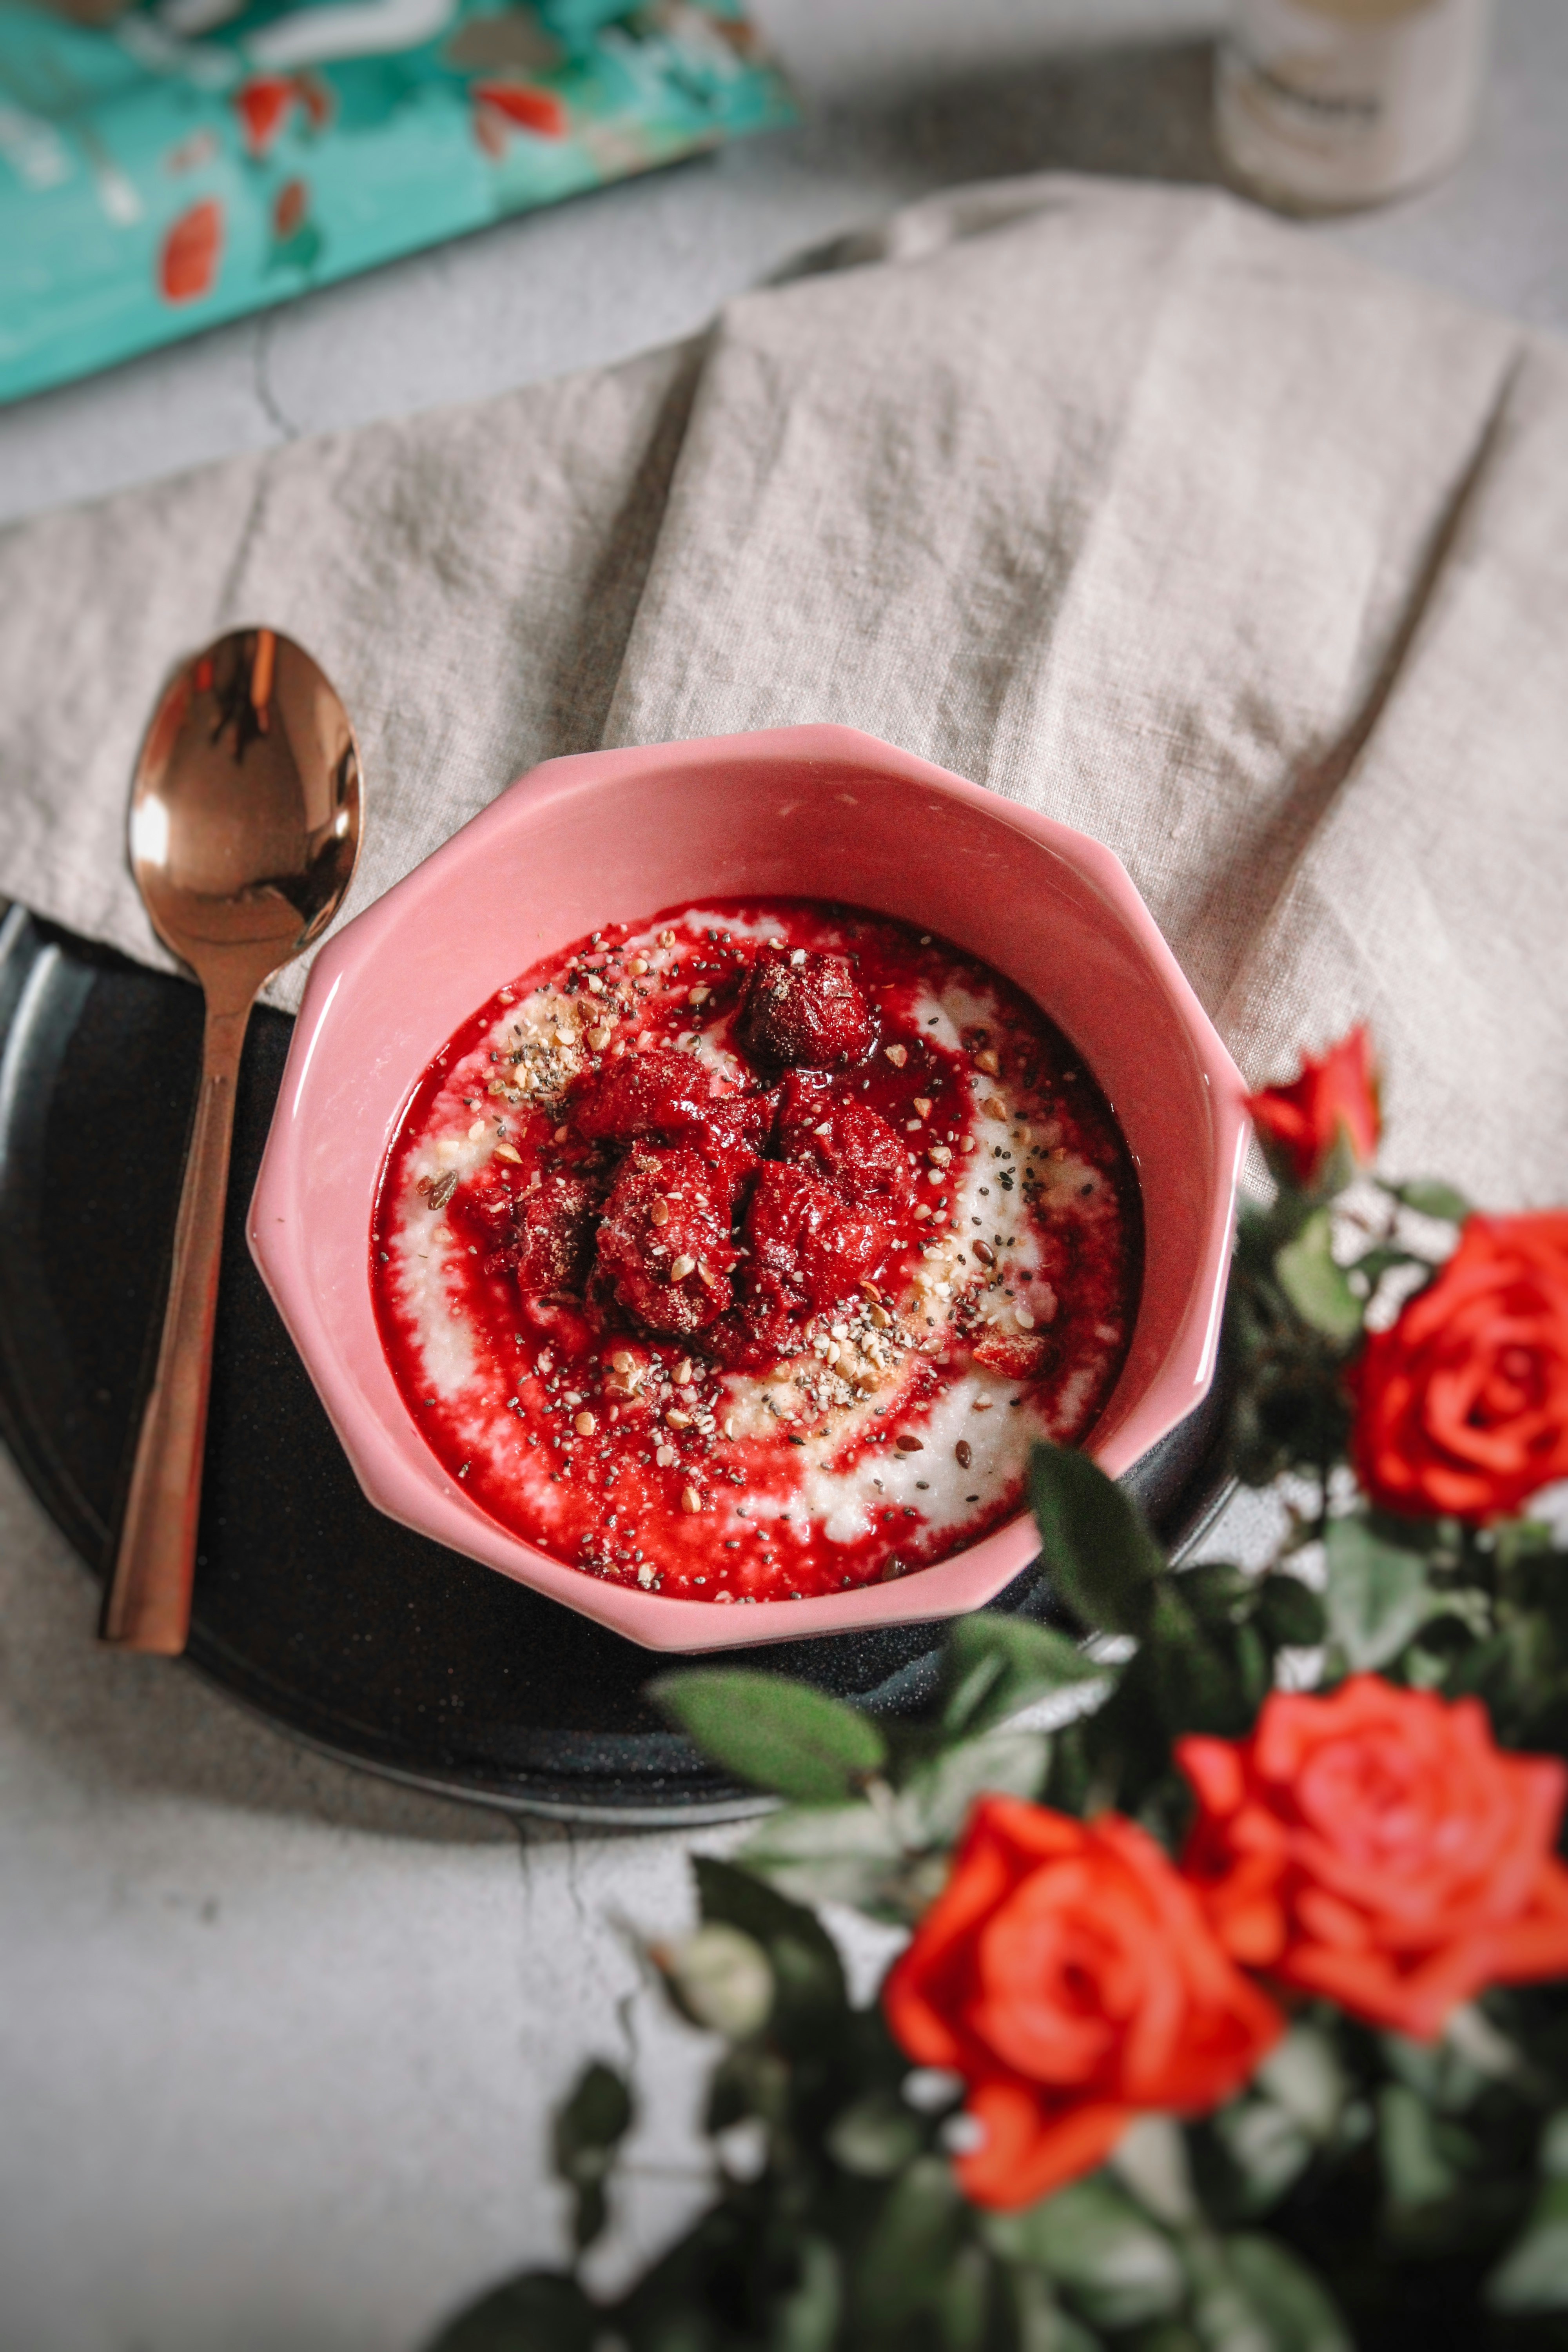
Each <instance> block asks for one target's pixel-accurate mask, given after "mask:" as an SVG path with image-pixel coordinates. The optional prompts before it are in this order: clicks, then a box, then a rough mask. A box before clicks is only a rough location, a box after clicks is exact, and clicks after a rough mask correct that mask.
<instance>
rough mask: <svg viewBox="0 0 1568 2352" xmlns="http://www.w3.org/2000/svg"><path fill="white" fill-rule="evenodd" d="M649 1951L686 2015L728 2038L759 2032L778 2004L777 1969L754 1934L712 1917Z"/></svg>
mask: <svg viewBox="0 0 1568 2352" xmlns="http://www.w3.org/2000/svg"><path fill="white" fill-rule="evenodd" d="M649 1957H650V1958H651V1959H652V1960H653V1961H654V1963H655V1965H656V1966H657V1967H658V1969H659V1970H660V1971H661V1973H662V1975H663V1977H664V1981H665V1985H666V1988H667V1990H668V1993H669V1996H670V1999H671V2000H673V2001H674V2003H675V2005H676V2007H677V2008H678V2009H679V2011H680V2012H681V2015H682V2016H683V2017H686V2018H689V2020H690V2021H691V2023H692V2024H693V2025H699V2026H701V2027H703V2028H704V2029H705V2030H706V2031H707V2032H710V2033H721V2034H723V2036H724V2037H725V2039H726V2040H727V2041H730V2042H743V2041H746V2040H748V2039H749V2038H750V2036H751V2035H752V2034H753V2033H760V2032H761V2031H762V2029H763V2026H764V2025H765V2024H766V2023H767V2021H768V2017H769V2014H770V2012H771V2011H772V2009H773V1970H772V1969H771V1968H770V1967H769V1965H768V1956H767V1954H766V1953H765V1952H764V1951H763V1948H762V1946H761V1945H760V1944H759V1943H758V1942H757V1940H756V1938H755V1937H752V1936H748V1935H745V1934H744V1933H743V1932H742V1929H741V1928H739V1927H728V1926H725V1925H723V1924H722V1923H721V1922H720V1921H718V1920H710V1921H709V1922H708V1923H707V1924H706V1925H705V1926H703V1927H699V1928H698V1930H697V1932H696V1934H695V1935H694V1936H682V1937H679V1939H678V1940H677V1941H676V1942H675V1943H672V1944H656V1945H653V1946H651V1947H650V1948H649Z"/></svg>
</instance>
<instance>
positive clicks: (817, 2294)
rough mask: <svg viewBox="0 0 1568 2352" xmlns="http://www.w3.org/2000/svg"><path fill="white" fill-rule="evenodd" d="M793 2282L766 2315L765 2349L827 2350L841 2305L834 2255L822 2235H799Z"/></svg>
mask: <svg viewBox="0 0 1568 2352" xmlns="http://www.w3.org/2000/svg"><path fill="white" fill-rule="evenodd" d="M795 2262H796V2265H797V2268H796V2272H795V2284H794V2285H793V2286H791V2287H790V2288H789V2289H788V2290H787V2292H786V2293H785V2294H783V2295H781V2296H780V2298H779V2300H778V2301H777V2302H776V2303H775V2304H774V2305H773V2310H772V2312H771V2313H770V2314H769V2318H768V2352H831V2347H833V2345H834V2344H835V2343H836V2342H837V2336H838V2320H839V2315H840V2313H841V2311H842V2309H843V2305H844V2282H843V2277H842V2273H841V2272H840V2270H839V2264H838V2255H837V2252H836V2251H835V2249H834V2248H833V2247H832V2246H831V2245H830V2244H829V2243H828V2242H827V2240H826V2238H818V2237H811V2236H803V2237H801V2238H800V2239H798V2240H797V2242H796V2243H795Z"/></svg>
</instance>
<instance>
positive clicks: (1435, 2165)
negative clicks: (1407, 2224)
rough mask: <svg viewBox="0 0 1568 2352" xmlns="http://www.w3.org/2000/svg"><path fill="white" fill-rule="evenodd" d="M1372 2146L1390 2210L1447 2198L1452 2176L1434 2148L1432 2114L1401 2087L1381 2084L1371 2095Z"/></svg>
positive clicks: (1411, 2092)
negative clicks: (1380, 2165)
mask: <svg viewBox="0 0 1568 2352" xmlns="http://www.w3.org/2000/svg"><path fill="white" fill-rule="evenodd" d="M1377 2142H1378V2153H1379V2156H1380V2157H1381V2158H1382V2162H1383V2179H1384V2187H1385V2188H1386V2189H1387V2190H1388V2201H1389V2203H1390V2205H1392V2206H1393V2207H1394V2209H1395V2210H1398V2211H1412V2210H1415V2209H1416V2208H1417V2207H1419V2206H1422V2205H1436V2204H1440V2203H1441V2202H1442V2200H1443V2199H1444V2198H1445V2197H1447V2195H1448V2194H1449V2192H1450V2190H1451V2189H1453V2187H1454V2185H1455V2176H1454V2171H1453V2168H1452V2166H1451V2165H1449V2164H1448V2163H1447V2161H1446V2159H1445V2158H1444V2157H1443V2155H1442V2153H1441V2151H1440V2150H1439V2148H1438V2147H1437V2143H1436V2131H1435V2128H1434V2118H1433V2116H1432V2111H1431V2109H1430V2108H1429V2107H1428V2106H1427V2105H1426V2101H1425V2100H1424V2099H1421V2098H1419V2097H1418V2096H1417V2095H1416V2094H1415V2092H1414V2091H1412V2090H1410V2089H1409V2088H1408V2087H1407V2086H1406V2085H1405V2084H1404V2083H1385V2084H1384V2086H1383V2088H1382V2090H1380V2091H1379V2093H1378V2095H1377Z"/></svg>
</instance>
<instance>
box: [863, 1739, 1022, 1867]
mask: <svg viewBox="0 0 1568 2352" xmlns="http://www.w3.org/2000/svg"><path fill="white" fill-rule="evenodd" d="M1050 1760H1051V1745H1050V1741H1049V1740H1048V1739H1047V1738H1046V1737H1045V1735H1044V1733H1042V1732H1038V1731H993V1732H990V1733H989V1734H987V1736H986V1737H985V1738H983V1739H966V1740H963V1742H961V1744H960V1745H959V1746H958V1747H956V1748H944V1749H943V1750H942V1754H941V1755H939V1756H933V1757H932V1758H931V1761H930V1762H929V1763H927V1764H921V1765H920V1766H918V1767H917V1768H916V1769H915V1770H914V1771H913V1772H911V1773H910V1778H909V1780H908V1781H907V1782H906V1783H905V1785H904V1787H903V1789H902V1790H900V1793H899V1797H898V1801H897V1804H896V1807H895V1811H896V1814H897V1818H898V1821H899V1822H900V1827H901V1828H902V1830H903V1832H904V1835H905V1838H906V1840H907V1842H908V1843H909V1844H910V1845H911V1846H915V1847H928V1846H936V1847H947V1846H951V1845H952V1843H954V1841H955V1840H956V1838H957V1836H958V1833H959V1832H960V1831H961V1830H962V1829H963V1824H964V1822H965V1821H966V1820H967V1819H968V1817H969V1811H970V1808H971V1806H972V1805H973V1802H974V1800H975V1799H976V1797H978V1796H981V1795H982V1794H984V1793H985V1792H986V1791H991V1792H994V1793H995V1794H996V1795H998V1796H1004V1797H1036V1796H1038V1794H1039V1792H1040V1789H1041V1787H1042V1785H1043V1784H1044V1781H1045V1777H1046V1772H1047V1767H1048V1766H1049V1764H1050Z"/></svg>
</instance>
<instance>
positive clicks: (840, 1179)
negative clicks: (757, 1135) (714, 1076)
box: [778, 1070, 914, 1208]
mask: <svg viewBox="0 0 1568 2352" xmlns="http://www.w3.org/2000/svg"><path fill="white" fill-rule="evenodd" d="M778 1148H779V1150H781V1151H782V1153H783V1154H784V1158H785V1159H786V1160H795V1161H797V1162H803V1163H805V1165H807V1166H815V1167H816V1168H817V1169H820V1171H822V1173H823V1174H824V1175H825V1176H826V1177H827V1178H828V1179H829V1180H830V1181H831V1182H833V1183H834V1184H836V1185H837V1188H838V1190H839V1192H842V1193H843V1195H844V1197H845V1199H846V1200H847V1201H849V1202H853V1203H854V1205H855V1206H856V1207H857V1208H863V1207H868V1206H869V1204H870V1203H871V1202H881V1203H882V1204H883V1205H884V1207H886V1206H889V1205H891V1206H894V1207H898V1208H907V1207H908V1205H909V1203H910V1200H911V1198H912V1197H913V1193H914V1173H913V1171H912V1170H911V1169H910V1155H909V1152H908V1151H907V1150H906V1149H905V1147H904V1144H903V1141H902V1139H901V1138H900V1136H899V1135H898V1134H897V1133H896V1131H895V1130H894V1129H892V1128H891V1127H889V1124H888V1122H887V1120H886V1119H885V1118H882V1117H881V1116H880V1115H879V1113H878V1112H876V1111H874V1110H870V1109H868V1108H867V1106H866V1105H865V1104H864V1103H857V1102H835V1101H834V1099H833V1097H832V1096H831V1095H830V1094H829V1092H828V1090H827V1087H826V1085H825V1084H824V1082H823V1081H822V1080H821V1079H820V1078H803V1077H802V1076H801V1075H800V1073H799V1071H798V1070H792V1071H791V1072H790V1074H789V1076H788V1077H787V1078H786V1079H785V1080H784V1101H783V1104H782V1106H781V1108H780V1110H779V1123H778Z"/></svg>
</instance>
